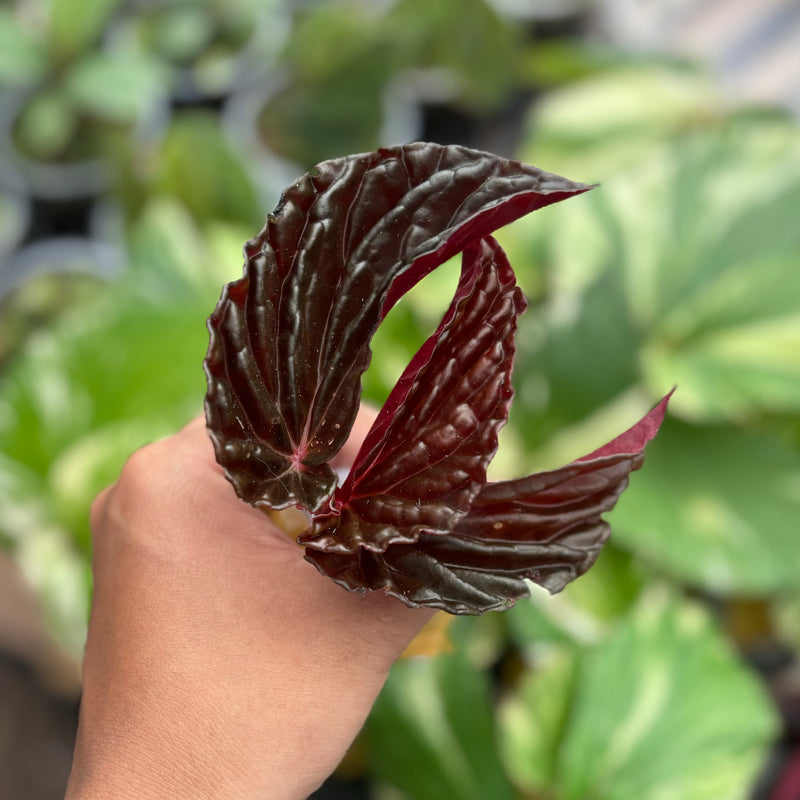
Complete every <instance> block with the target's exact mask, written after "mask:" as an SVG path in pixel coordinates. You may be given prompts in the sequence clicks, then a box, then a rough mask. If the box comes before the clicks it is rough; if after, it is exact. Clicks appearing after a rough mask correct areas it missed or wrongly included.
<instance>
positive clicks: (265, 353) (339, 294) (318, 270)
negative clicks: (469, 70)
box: [205, 143, 667, 614]
mask: <svg viewBox="0 0 800 800" xmlns="http://www.w3.org/2000/svg"><path fill="white" fill-rule="evenodd" d="M587 188H589V187H586V186H584V185H582V184H574V183H571V182H569V181H567V180H565V179H563V178H559V177H557V176H553V175H549V174H547V173H543V172H541V171H539V170H537V169H536V168H534V167H529V166H526V165H523V164H520V163H518V162H512V161H506V160H504V159H500V158H498V157H496V156H492V155H490V154H487V153H481V152H477V151H473V150H467V149H465V148H461V147H442V146H439V145H431V144H424V143H418V144H414V145H408V146H405V147H397V148H393V149H389V150H381V151H378V152H376V153H371V154H366V155H359V156H351V157H348V158H343V159H337V160H335V161H329V162H324V163H322V164H320V165H319V166H318V167H317V168H316V169H315V170H314V171H313V172H312V173H310V174H309V175H306V176H304V177H303V178H301V179H300V180H299V181H298V182H297V183H296V184H294V185H293V186H292V187H291V188H290V189H289V190H288V191H287V192H286V193H285V194H284V196H283V198H282V200H281V203H280V204H279V206H278V208H277V209H276V211H275V212H274V213H273V214H272V215H270V217H269V219H268V220H267V224H266V226H265V228H264V229H263V230H262V231H261V233H260V234H259V235H258V236H257V237H256V238H255V239H253V240H251V241H250V242H248V243H247V245H246V246H245V254H246V263H245V272H244V275H243V277H242V278H241V279H240V280H238V281H235V282H233V283H231V284H229V285H228V286H227V287H226V288H225V290H224V291H223V294H222V297H221V299H220V302H219V304H218V305H217V308H216V309H215V311H214V313H213V314H212V316H211V318H210V320H209V329H210V334H211V341H210V345H209V350H208V354H207V358H206V364H205V366H206V374H207V378H208V393H207V397H206V413H207V418H208V423H209V428H210V431H211V435H212V439H213V440H214V444H215V448H216V453H217V459H218V461H219V462H220V463H221V464H222V465H223V467H224V468H225V470H226V474H227V475H228V478H229V479H230V480H231V482H232V483H233V485H234V487H235V488H236V490H237V492H238V494H239V495H240V496H241V497H242V498H243V499H245V500H247V501H248V502H250V503H252V504H253V505H256V506H263V507H266V508H271V509H276V508H283V507H286V506H291V505H297V506H301V507H304V508H306V509H307V510H309V511H310V512H311V524H310V526H309V528H308V530H307V531H305V532H304V533H302V534H301V535H300V536H299V539H298V540H299V542H300V543H301V544H302V545H304V546H305V549H306V558H307V559H308V560H309V561H310V562H311V563H313V564H314V565H315V566H316V567H317V568H318V569H319V570H320V571H321V572H322V573H323V574H326V575H328V576H329V577H331V578H332V579H333V580H334V581H336V582H337V583H339V584H341V585H342V586H344V587H346V588H348V589H350V590H354V591H364V590H367V589H371V590H383V591H385V592H387V593H388V594H392V595H394V596H396V597H398V598H400V599H402V600H403V601H404V602H406V603H407V604H409V605H412V606H415V605H427V606H431V607H435V608H441V609H444V610H446V611H449V612H451V613H456V614H480V613H483V612H484V611H487V610H490V609H498V608H506V607H508V606H510V605H513V603H514V602H515V601H516V600H517V599H518V598H519V597H521V596H524V595H527V593H528V585H527V583H526V581H527V580H534V581H538V582H539V583H541V584H542V585H543V586H545V587H547V588H548V589H549V590H550V591H558V590H560V589H561V588H563V586H564V585H565V584H566V583H567V582H569V581H570V580H572V579H573V578H575V577H577V576H578V575H581V574H582V573H583V572H585V571H586V570H587V569H588V568H589V567H590V566H591V564H592V563H593V562H594V560H595V558H596V556H597V553H598V551H599V549H600V548H601V546H602V545H603V543H604V541H605V540H606V538H607V536H608V533H609V529H608V526H607V524H606V523H605V522H604V521H603V520H602V514H603V513H604V512H606V511H608V510H609V509H611V508H612V507H613V505H614V504H615V502H616V500H617V498H618V496H619V494H620V492H621V491H622V490H623V489H624V487H625V486H626V484H627V478H628V474H629V473H630V472H631V471H632V470H634V469H638V467H639V466H640V465H641V463H642V458H643V450H644V447H645V445H646V443H647V442H648V441H649V440H650V439H651V438H652V437H653V436H654V435H655V433H656V432H657V430H658V428H659V426H660V424H661V421H662V419H663V417H664V413H665V411H666V404H667V398H665V399H664V400H662V402H661V403H659V405H658V406H657V407H656V408H655V409H653V411H652V412H651V413H650V414H648V415H647V416H645V417H644V419H642V420H641V421H640V422H639V423H638V424H637V425H635V426H634V427H633V428H631V430H629V431H628V432H627V433H625V434H623V435H622V436H620V437H618V438H617V439H615V440H613V441H612V442H610V443H609V444H608V445H606V446H605V447H603V448H600V449H599V450H597V451H595V452H593V453H591V454H590V455H589V456H586V457H584V458H583V459H580V460H579V461H576V462H573V463H572V464H570V465H568V466H567V467H564V468H562V469H560V470H554V471H552V472H547V473H541V474H539V475H533V476H528V477H525V478H520V479H518V480H515V481H506V482H502V483H497V484H488V485H487V483H486V469H487V467H488V465H489V462H490V461H491V459H492V458H493V456H494V454H495V451H496V449H497V434H498V431H499V429H500V428H501V426H502V425H503V424H505V422H506V420H507V418H508V410H509V405H510V402H511V398H512V395H513V390H512V388H511V370H512V363H513V358H514V352H515V346H514V334H515V332H516V324H517V317H518V315H519V314H520V313H521V312H522V311H523V310H524V308H525V306H526V302H525V299H524V297H523V295H522V293H521V291H520V290H519V288H518V287H517V285H516V278H515V276H514V272H513V270H512V268H511V266H510V264H509V262H508V260H507V258H506V256H505V254H504V253H503V251H502V250H501V249H500V247H499V245H498V244H497V242H496V241H495V240H494V239H493V238H492V237H491V236H490V235H489V234H490V233H491V232H492V231H493V230H494V229H495V228H497V227H499V226H501V225H504V224H505V223H507V222H509V221H511V220H513V219H515V218H516V217H519V216H520V215H522V214H525V213H527V212H528V211H531V210H533V209H535V208H539V207H541V206H543V205H547V204H549V203H552V202H555V201H557V200H561V199H564V198H566V197H569V196H570V195H573V194H577V193H580V192H582V191H585V190H586V189H587ZM458 252H462V253H463V258H462V270H461V277H460V280H459V283H458V286H457V288H456V291H455V296H454V298H453V301H452V303H451V305H450V307H449V309H448V311H447V313H446V314H445V316H444V318H443V319H442V321H441V323H440V324H439V326H438V327H437V329H436V330H435V332H434V333H433V335H431V336H430V337H429V338H428V340H427V341H426V342H425V343H424V344H423V346H422V347H421V348H420V350H419V352H418V353H417V354H416V355H415V356H414V357H413V358H412V359H411V362H410V364H409V365H408V367H407V368H406V369H405V371H404V372H403V374H402V376H401V378H400V380H399V381H398V383H397V385H396V386H395V388H394V389H393V390H392V391H391V393H390V394H389V397H388V399H387V401H386V403H385V405H384V407H383V409H382V410H381V412H380V413H379V415H378V417H377V419H376V421H375V423H374V425H373V427H372V429H371V430H370V432H369V433H368V434H367V437H366V439H365V441H364V443H363V445H362V447H361V449H360V451H359V453H358V455H357V456H356V459H355V463H354V464H353V467H352V469H351V471H350V474H349V476H348V477H347V479H346V480H345V482H344V484H343V485H341V486H339V487H337V476H336V473H335V472H334V470H333V469H332V468H331V466H330V464H329V461H330V459H331V457H332V456H334V455H335V454H336V453H337V452H338V450H339V449H340V448H341V446H342V445H343V443H344V442H345V440H346V439H347V437H348V435H349V432H350V429H351V427H352V424H353V422H354V419H355V415H356V413H357V410H358V405H359V398H360V390H361V386H360V381H361V375H362V373H363V372H364V370H365V369H366V367H367V365H368V363H369V358H370V347H369V344H370V340H371V338H372V335H373V334H374V332H375V330H376V328H377V326H378V324H379V323H380V321H381V320H382V319H383V318H384V316H385V315H386V313H387V312H388V311H389V309H390V308H391V307H392V306H393V305H394V304H395V303H396V301H397V300H398V299H399V298H400V297H401V296H402V295H403V294H404V293H405V292H407V291H408V290H409V289H411V288H412V287H413V286H414V285H415V284H416V283H417V282H419V280H421V279H422V278H423V277H424V276H425V275H427V274H428V273H429V272H431V271H432V270H433V269H435V268H436V267H437V266H439V265H440V264H442V263H443V262H444V261H445V260H447V259H448V258H450V257H451V256H452V255H454V254H456V253H458Z"/></svg>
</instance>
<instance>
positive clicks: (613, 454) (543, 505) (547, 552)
mask: <svg viewBox="0 0 800 800" xmlns="http://www.w3.org/2000/svg"><path fill="white" fill-rule="evenodd" d="M668 400H669V396H667V397H665V398H664V399H663V400H662V401H661V402H660V403H659V404H658V405H657V406H656V407H655V408H654V409H653V410H652V411H651V412H650V413H649V414H647V415H646V416H645V417H644V418H643V419H641V420H640V421H639V422H638V423H637V424H636V425H634V426H633V427H632V428H631V429H630V430H628V431H626V432H625V433H623V434H622V435H621V436H618V437H617V438H616V439H614V440H613V441H611V442H609V443H608V444H607V445H604V446H603V447H601V448H599V449H598V450H596V451H594V452H593V453H591V454H590V455H588V456H585V457H584V458H582V459H579V460H578V461H575V462H573V463H572V464H569V465H568V466H566V467H562V468H561V469H557V470H553V471H550V472H544V473H539V474H538V475H531V476H528V477H526V478H520V479H518V480H513V481H502V482H498V483H490V484H485V485H484V486H483V487H482V488H481V490H480V491H479V493H478V494H477V496H476V498H475V500H474V502H473V504H472V506H471V508H470V510H469V512H468V513H467V514H466V515H465V516H463V517H462V518H461V519H460V521H459V522H458V524H457V525H456V526H455V529H454V530H453V532H452V533H451V534H449V535H447V536H440V535H431V534H429V533H423V534H421V535H420V536H419V538H418V540H417V541H416V542H415V543H413V544H392V546H390V547H387V548H386V550H385V552H373V551H371V550H370V549H368V548H366V547H361V548H359V550H358V552H357V553H355V554H353V555H351V554H341V553H337V552H318V551H316V550H312V549H311V548H307V549H306V558H307V559H308V560H310V561H312V563H314V564H315V565H316V566H317V568H318V569H320V571H322V572H324V573H325V574H327V575H329V576H330V577H331V578H333V580H335V581H336V582H337V583H340V584H342V585H344V586H346V587H347V588H349V589H359V588H370V589H384V590H385V591H387V592H388V593H389V594H392V595H395V596H397V597H399V598H400V599H402V600H404V601H405V602H406V603H409V604H410V605H426V606H432V607H434V608H441V609H444V610H445V611H449V612H450V613H456V614H480V613H483V612H485V611H489V610H492V609H502V608H506V607H508V606H510V605H513V603H514V601H515V600H517V599H518V598H520V597H523V596H526V595H527V594H528V586H527V584H526V583H525V579H526V578H527V579H530V580H533V581H535V582H537V583H540V584H541V585H543V586H544V587H545V588H547V589H548V590H549V591H551V592H557V591H560V590H561V589H562V588H563V587H564V586H565V585H566V584H567V583H568V582H569V581H571V580H573V579H574V578H576V577H578V576H579V575H581V574H583V573H584V572H585V571H586V570H587V569H588V568H589V567H590V566H591V565H592V564H593V563H594V561H595V559H596V558H597V554H598V553H599V551H600V548H601V547H602V545H603V543H604V542H605V540H606V538H607V537H608V534H609V527H608V524H607V523H606V522H604V521H603V520H602V518H601V515H602V514H603V513H604V512H606V511H609V510H610V509H611V508H613V506H614V505H615V503H616V501H617V499H618V498H619V495H620V494H621V492H622V491H623V489H624V488H625V487H626V485H627V482H628V476H629V474H630V472H632V471H633V470H636V469H638V468H639V467H640V466H641V464H642V461H643V458H644V455H643V451H644V447H645V445H646V444H647V442H648V441H650V440H651V439H652V438H653V437H654V436H655V434H656V433H657V431H658V429H659V427H660V425H661V422H662V420H663V418H664V414H665V412H666V406H667V402H668Z"/></svg>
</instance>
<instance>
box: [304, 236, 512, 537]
mask: <svg viewBox="0 0 800 800" xmlns="http://www.w3.org/2000/svg"><path fill="white" fill-rule="evenodd" d="M526 305H527V303H526V301H525V298H524V297H523V295H522V292H521V291H520V290H519V288H518V287H517V285H516V280H515V277H514V273H513V271H512V269H511V267H510V265H509V263H508V260H507V258H506V256H505V253H503V251H502V250H501V249H500V247H499V246H498V244H497V242H495V241H494V239H492V238H491V237H487V238H485V239H482V240H480V241H479V242H478V243H477V244H474V245H470V246H469V247H468V248H467V249H466V250H465V251H464V256H463V265H462V272H461V279H460V281H459V285H458V288H457V290H456V294H455V297H454V298H453V302H452V304H451V306H450V309H449V310H448V312H447V314H446V315H445V317H444V319H443V320H442V322H441V324H440V326H439V328H438V329H437V330H436V332H435V333H434V334H433V335H432V336H431V337H430V338H429V339H428V341H427V342H426V343H425V344H424V345H423V347H422V348H421V349H420V351H419V352H418V353H417V355H416V356H415V357H414V359H413V360H412V361H411V363H410V364H409V366H408V367H407V369H406V370H405V372H404V373H403V375H402V377H401V378H400V380H399V382H398V383H397V386H396V387H395V388H394V390H393V391H392V393H391V394H390V395H389V398H388V400H387V401H386V403H385V405H384V406H383V409H382V410H381V412H380V414H379V415H378V418H377V419H376V421H375V423H374V425H373V426H372V429H371V430H370V432H369V434H368V436H367V438H366V440H365V441H364V444H363V445H362V447H361V450H360V451H359V453H358V456H357V457H356V460H355V463H354V464H353V468H352V470H351V472H350V474H349V476H348V478H347V480H346V481H345V483H344V484H343V486H342V487H341V488H340V489H339V490H337V492H336V496H335V498H334V503H333V508H332V510H331V511H330V513H328V514H319V515H317V516H316V517H315V519H314V520H313V523H312V527H311V529H310V530H309V532H308V533H307V534H304V535H303V536H302V537H301V538H300V541H301V542H302V543H303V544H305V545H306V547H307V548H308V550H309V551H310V550H311V549H314V550H323V551H326V552H340V553H342V552H344V553H353V552H355V551H356V549H357V548H359V547H363V548H366V549H367V550H373V551H376V552H380V551H383V550H385V549H386V548H387V547H389V546H391V545H394V544H397V543H401V542H415V541H416V540H417V539H418V538H419V536H420V535H421V534H423V533H429V534H447V533H450V532H451V531H452V530H453V529H454V528H455V526H456V524H457V523H458V521H459V519H460V518H461V517H463V516H464V515H465V514H466V513H467V512H468V511H469V509H470V506H471V505H472V502H473V500H474V498H475V496H476V495H477V494H478V492H479V491H480V489H481V487H482V486H484V485H485V483H486V468H487V467H488V465H489V462H490V461H491V459H492V457H493V456H494V454H495V452H496V450H497V433H498V431H499V429H500V427H501V426H502V425H503V424H504V423H505V422H506V419H507V418H508V407H509V404H510V402H511V397H512V395H513V390H512V388H511V367H512V362H513V357H514V333H515V331H516V320H517V316H518V315H519V314H520V313H521V312H522V311H523V310H524V309H525V307H526Z"/></svg>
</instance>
